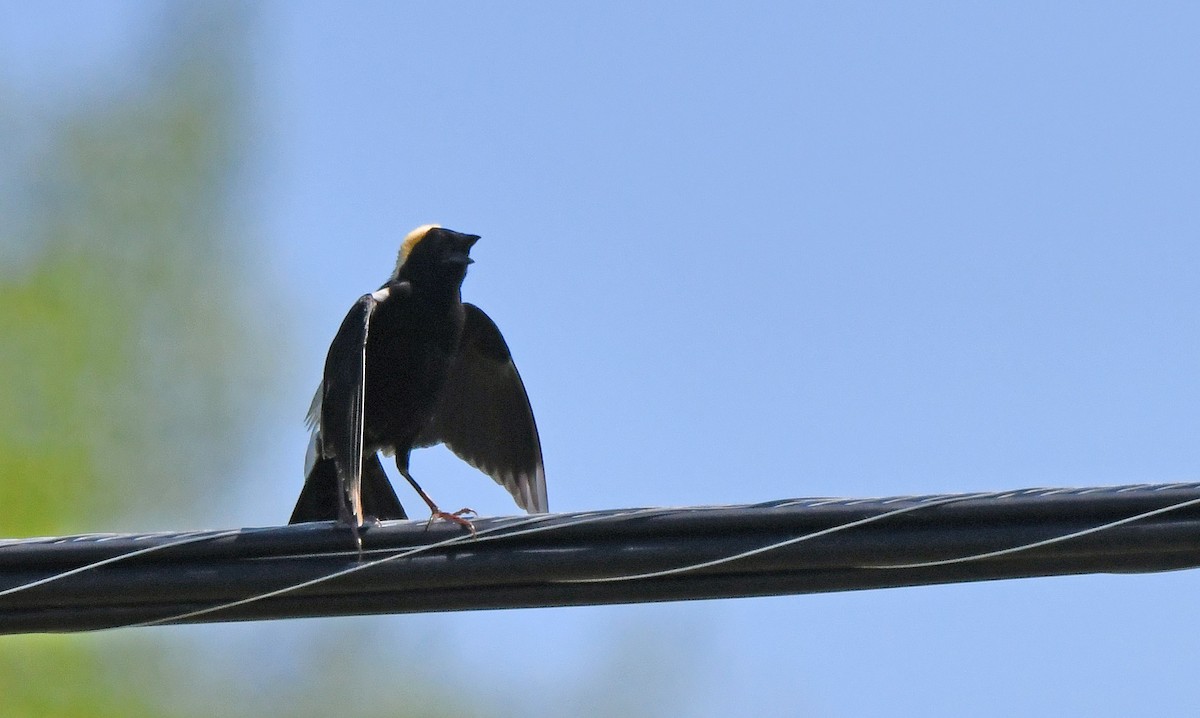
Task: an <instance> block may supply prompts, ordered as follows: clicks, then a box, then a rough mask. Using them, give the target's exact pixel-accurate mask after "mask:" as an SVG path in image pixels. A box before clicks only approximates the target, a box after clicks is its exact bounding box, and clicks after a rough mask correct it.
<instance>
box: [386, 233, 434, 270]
mask: <svg viewBox="0 0 1200 718" xmlns="http://www.w3.org/2000/svg"><path fill="white" fill-rule="evenodd" d="M441 226H442V225H440V224H423V225H421V226H420V227H417V228H416V229H414V230H413V231H411V232H409V233H408V235H407V236H406V237H405V238H404V241H403V242H401V243H400V258H399V260H397V262H396V266H397V267H399V266H400V265H401V264H404V260H406V259H408V255H409V254H411V253H412V250H413V247H415V246H417V242H420V241H421V240H422V239H424V238H425V235H426V234H428V233H429V230H431V229H433V228H435V227H441Z"/></svg>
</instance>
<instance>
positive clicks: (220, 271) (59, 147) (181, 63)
mask: <svg viewBox="0 0 1200 718" xmlns="http://www.w3.org/2000/svg"><path fill="white" fill-rule="evenodd" d="M219 27H221V26H219V25H218V26H217V27H216V28H214V27H212V26H210V25H202V26H200V27H196V28H193V29H192V31H191V32H192V33H193V34H190V35H189V31H188V29H187V27H184V28H183V30H182V31H181V33H182V34H181V35H180V37H179V41H178V42H177V43H175V44H173V45H172V44H168V45H169V46H170V47H173V48H174V49H175V52H176V53H177V54H175V55H174V56H168V57H164V58H160V60H161V61H160V62H155V63H152V66H153V67H155V71H154V74H153V75H151V76H150V77H147V78H145V79H144V84H143V85H142V86H141V87H139V88H138V89H136V90H135V91H133V92H129V93H127V94H126V96H119V97H109V98H102V99H100V100H98V101H94V102H93V103H90V104H86V105H84V106H81V107H80V106H76V107H70V108H68V109H67V110H66V111H65V113H64V115H65V116H64V118H63V119H62V121H61V122H60V123H57V124H55V125H51V126H50V127H49V128H48V129H47V130H46V136H45V137H44V138H42V145H43V149H42V150H41V152H34V153H32V154H33V155H34V158H35V159H34V166H36V170H34V171H32V172H31V173H30V174H31V175H32V176H30V177H29V178H28V182H29V184H30V185H31V186H32V187H33V188H35V189H34V190H33V191H31V192H29V195H30V196H32V197H33V198H34V200H35V201H34V202H32V203H31V204H29V205H27V206H25V207H23V208H20V209H21V210H22V211H23V212H24V213H25V214H26V215H27V216H25V217H22V218H21V220H22V221H20V222H16V223H14V224H15V226H18V227H25V228H28V232H29V235H30V236H22V237H16V238H6V241H11V242H13V243H14V244H16V243H19V244H21V245H23V246H29V247H32V258H31V259H30V260H29V261H28V262H27V263H26V265H25V266H22V267H19V268H17V269H15V270H12V269H10V270H9V272H8V273H6V274H5V275H3V276H0V377H4V378H5V380H4V381H0V407H3V411H2V412H0V506H3V514H2V515H0V529H2V530H0V533H3V534H4V535H7V536H18V535H29V534H39V533H41V534H44V533H67V532H80V531H84V530H102V529H111V528H113V527H114V522H119V521H121V520H122V517H127V516H131V515H138V514H142V513H145V512H148V511H162V510H163V509H164V507H166V506H171V505H176V506H184V505H186V504H187V501H185V499H188V498H192V497H195V496H197V495H202V494H203V493H207V492H212V491H213V490H214V489H219V488H220V483H221V482H222V481H223V480H224V479H223V478H222V469H224V468H227V467H228V465H229V462H230V460H231V459H232V458H233V457H234V456H236V455H237V452H238V450H239V449H240V448H241V444H240V443H239V440H238V438H237V437H239V436H242V435H244V433H245V431H244V430H245V427H246V421H245V419H244V417H245V416H246V415H247V414H248V412H247V411H246V409H247V405H248V402H247V399H248V398H249V397H250V396H252V395H253V394H252V392H250V391H248V390H247V389H248V387H249V386H250V382H251V381H252V380H259V379H263V378H265V377H261V376H255V375H254V373H253V371H254V370H253V363H252V362H253V360H252V357H254V356H255V353H256V342H255V340H254V339H253V337H254V336H257V335H259V334H261V332H260V331H259V330H258V328H256V327H255V326H253V325H251V324H250V321H251V319H252V317H251V314H250V313H248V312H245V311H242V310H240V309H239V304H244V303H248V302H247V299H246V296H245V292H244V290H243V286H242V284H241V283H239V282H238V281H237V280H238V279H239V278H240V274H239V271H238V269H237V268H236V264H235V263H234V262H235V261H236V259H237V255H238V252H237V251H236V250H237V249H238V244H239V243H238V242H237V239H238V238H237V237H236V236H235V235H234V234H233V232H232V230H231V228H232V227H234V226H236V217H235V215H234V212H233V210H232V207H231V202H230V200H229V197H228V191H229V190H228V188H229V185H230V182H231V180H232V179H233V178H234V177H235V175H236V171H237V169H238V167H237V165H236V163H235V161H234V160H235V158H236V157H237V156H238V154H239V153H238V151H237V150H238V141H237V140H238V137H237V133H236V132H235V131H234V127H235V124H236V122H235V119H236V115H235V114H234V112H235V108H236V107H237V106H238V94H237V92H236V89H237V88H236V87H235V86H233V85H232V81H231V80H229V79H228V78H230V77H232V76H231V75H229V74H228V73H224V74H223V71H224V70H225V69H226V66H227V65H228V63H229V58H228V57H227V56H226V53H227V52H228V48H230V47H232V46H234V45H235V44H236V43H232V42H230V40H231V38H230V37H224V38H220V39H222V40H223V41H222V42H208V41H204V42H202V41H201V40H211V39H212V37H211V35H212V33H214V32H218V31H219ZM224 32H226V33H227V34H229V33H232V29H231V27H228V26H227V27H226V29H225V30H224ZM206 48H207V49H206ZM201 50H203V51H201ZM256 386H258V391H260V392H261V391H262V389H263V388H265V386H266V384H264V383H262V382H256ZM170 513H171V512H170V511H168V514H170ZM185 513H186V511H183V510H180V511H179V512H178V513H177V514H176V516H179V515H183V514H185ZM138 528H149V527H147V526H145V525H141V526H138ZM156 528H165V526H157V527H156Z"/></svg>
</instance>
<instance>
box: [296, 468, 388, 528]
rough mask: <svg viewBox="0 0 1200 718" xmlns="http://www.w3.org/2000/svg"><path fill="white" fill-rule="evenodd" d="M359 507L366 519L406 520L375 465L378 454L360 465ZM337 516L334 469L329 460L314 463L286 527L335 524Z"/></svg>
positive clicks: (382, 474) (382, 475) (336, 484)
mask: <svg viewBox="0 0 1200 718" xmlns="http://www.w3.org/2000/svg"><path fill="white" fill-rule="evenodd" d="M362 505H363V514H364V515H365V516H367V517H373V518H377V519H380V520H386V519H406V518H408V515H407V514H406V513H405V512H404V506H402V505H401V504H400V499H399V497H397V496H396V490H395V489H393V488H392V482H391V481H389V480H388V477H387V474H386V473H384V471H383V465H382V464H380V463H379V455H378V454H375V455H372V456H371V457H370V458H368V459H366V460H364V461H363V468H362ZM338 512H339V502H338V478H337V466H336V464H335V462H334V460H333V459H317V460H316V461H315V462H313V464H312V468H311V469H310V470H309V472H308V478H307V479H305V481H304V488H303V489H302V490H301V491H300V498H299V499H297V500H296V508H295V509H293V510H292V517H291V518H290V519H288V523H289V524H299V523H305V522H308V521H336V520H337V519H338Z"/></svg>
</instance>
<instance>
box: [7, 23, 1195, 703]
mask: <svg viewBox="0 0 1200 718" xmlns="http://www.w3.org/2000/svg"><path fill="white" fill-rule="evenodd" d="M24 7H25V6H24V5H22V4H19V3H15V2H9V3H0V69H3V70H4V73H3V75H0V79H3V80H4V81H5V82H6V83H8V84H9V85H10V86H11V87H16V88H17V89H18V90H21V91H24V92H31V91H33V89H32V88H36V87H37V86H38V84H39V83H50V84H51V85H52V86H54V87H60V88H67V89H68V91H69V90H70V89H71V88H77V89H76V91H80V92H82V91H85V88H86V85H87V78H88V77H89V76H90V75H91V73H97V72H104V71H107V70H106V69H105V68H110V69H111V68H113V67H120V66H121V65H122V64H128V63H136V62H137V60H138V54H137V50H136V48H137V47H138V43H139V41H145V39H146V38H147V37H148V36H149V34H150V33H149V30H148V29H147V28H148V27H149V26H150V25H149V23H150V21H151V20H153V19H154V18H155V17H156V13H154V12H146V11H145V9H144V6H143V5H140V4H137V3H125V2H120V3H95V2H93V3H79V4H76V3H70V4H56V5H55V4H52V5H50V6H48V7H43V8H40V9H38V10H35V11H26V10H23V9H22V8H24ZM259 20H260V22H259V23H258V26H257V29H256V31H255V36H254V45H255V53H254V61H255V73H256V74H255V78H254V86H255V88H256V89H255V92H256V108H255V111H256V117H255V124H256V127H255V129H256V140H255V143H256V144H255V146H254V147H253V148H252V152H253V157H252V163H251V167H252V170H251V175H250V177H249V179H248V181H247V189H246V196H245V198H244V201H245V205H246V207H247V216H248V219H249V223H250V226H251V228H252V232H251V234H252V235H253V236H255V237H256V238H257V239H256V240H255V241H261V243H262V244H261V247H258V248H256V250H255V251H258V252H259V253H260V256H261V257H263V258H264V261H263V266H262V272H263V273H264V282H265V283H267V284H269V286H270V287H271V288H272V289H271V291H273V292H275V293H277V294H278V295H279V296H281V297H283V298H285V299H287V300H288V304H287V305H286V306H287V307H288V309H289V310H292V311H294V312H295V316H286V317H281V318H280V321H281V322H282V323H284V324H286V325H288V326H289V327H290V328H291V330H292V332H293V333H294V334H295V336H296V337H297V344H296V352H295V355H294V356H292V357H289V358H288V359H287V361H286V362H285V364H284V365H283V366H281V371H282V372H284V373H285V375H286V376H287V382H288V386H287V391H286V395H285V396H286V398H285V401H284V403H283V405H282V406H281V407H280V408H279V411H278V413H277V414H272V415H271V418H270V421H269V422H268V425H267V426H265V427H264V429H263V431H264V442H265V444H266V445H267V446H268V447H269V449H270V450H269V451H268V452H266V454H265V455H264V456H260V457H258V458H257V459H255V460H254V461H252V462H251V464H252V465H251V466H248V467H247V469H246V473H247V476H248V477H253V479H252V480H251V479H250V478H248V480H247V482H246V483H247V489H246V491H245V495H242V496H238V497H231V499H230V501H229V505H228V506H227V507H225V510H226V512H225V513H224V514H223V515H219V516H214V517H213V522H214V525H219V526H231V525H265V524H271V523H276V522H279V521H282V520H283V519H284V518H286V515H287V513H288V512H289V511H290V508H291V502H292V501H293V500H294V495H295V493H296V491H297V489H298V486H299V481H300V477H299V472H300V467H301V463H302V457H303V454H304V446H305V442H306V440H307V437H306V435H305V431H304V427H303V423H302V418H303V415H304V413H305V410H306V409H307V406H308V401H309V399H310V398H311V392H312V388H313V387H314V386H315V382H316V381H317V378H318V376H319V372H320V367H321V365H322V361H323V355H324V352H325V349H326V347H327V346H328V341H329V339H330V337H331V336H332V335H333V332H334V331H335V330H336V327H337V325H338V323H339V322H340V320H341V317H342V316H343V314H344V313H345V311H346V309H347V307H348V306H349V305H350V303H351V302H352V301H353V300H354V298H356V297H357V296H358V295H359V294H361V293H362V292H363V291H365V290H367V289H371V288H373V287H375V286H377V285H378V283H379V282H380V281H381V280H382V279H383V278H385V277H386V276H387V274H388V273H389V272H390V269H391V265H392V263H393V261H394V255H395V251H396V247H397V245H398V242H399V240H400V239H401V238H402V237H403V235H404V234H405V232H407V230H408V229H410V228H412V227H413V226H416V225H418V224H423V223H426V222H439V223H442V224H444V225H446V226H449V227H452V228H455V229H460V230H463V231H469V232H474V233H478V234H481V235H483V240H482V241H481V242H480V243H479V245H478V246H477V248H476V250H475V251H474V252H473V255H474V256H475V257H476V259H477V263H476V264H475V265H473V266H472V270H471V274H470V276H469V277H468V279H467V281H466V284H465V287H464V297H465V298H466V299H468V300H469V301H472V302H475V303H477V304H479V305H480V306H482V307H483V308H484V309H486V310H487V311H488V313H489V314H491V316H492V317H493V318H494V319H495V320H496V321H497V323H498V324H499V325H500V326H501V328H502V329H503V331H504V333H505V336H506V337H507V339H508V341H509V344H510V346H511V347H512V350H513V352H514V355H515V358H516V360H517V362H518V366H519V367H520V369H521V372H522V375H523V376H524V378H525V381H526V384H527V387H528V389H529V393H530V396H531V399H532V401H533V404H534V409H535V411H536V414H537V418H538V423H539V427H540V429H541V433H542V442H543V445H544V449H545V458H546V468H547V476H548V481H549V486H550V501H551V507H552V508H553V509H555V510H564V511H565V510H581V509H593V508H614V507H625V506H646V505H695V504H717V503H744V502H754V501H762V500H769V499H776V498H784V497H793V496H814V495H835V496H879V495H895V494H919V493H930V492H944V491H974V490H986V489H1003V488H1017V487H1026V486H1060V485H1061V486H1081V485H1099V484H1119V483H1138V482H1168V481H1190V480H1197V479H1200V441H1198V439H1200V372H1198V371H1197V368H1198V362H1197V359H1198V357H1200V306H1198V304H1197V288H1198V286H1197V285H1198V282H1197V277H1198V276H1200V201H1198V200H1200V189H1198V188H1200V134H1198V132H1197V128H1198V127H1200V75H1197V73H1196V68H1197V67H1200V45H1198V44H1197V43H1196V41H1195V38H1196V36H1197V33H1198V31H1200V10H1198V9H1197V8H1196V6H1194V5H1190V4H1185V3H1138V4H1132V3H1131V4H1125V5H1120V4H1097V3H1053V4H1049V3H997V4H981V3H956V4H950V3H942V4H934V3H908V4H886V5H885V4H867V3H778V4H772V3H751V4H746V3H726V4H708V5H705V6H703V7H700V6H694V5H690V4H682V3H661V4H657V5H648V4H643V3H608V4H592V5H578V4H567V5H551V4H542V3H505V4H499V3H496V4H486V5H485V4H475V5H467V4H450V3H419V4H418V3H411V4H390V3H360V4H339V3H303V4H300V3H297V4H291V3H282V2H275V3H268V4H266V5H265V6H263V8H262V12H261V13H260V14H259ZM413 471H414V474H415V475H416V476H417V477H418V478H419V479H421V480H422V482H423V485H424V486H425V487H426V488H427V489H428V490H430V492H431V493H432V494H433V495H434V496H435V497H436V498H437V499H438V500H439V502H440V503H442V504H443V506H451V505H453V506H455V507H457V506H459V505H470V506H473V507H475V508H477V509H479V510H480V511H481V512H483V513H485V514H500V513H511V512H512V511H513V507H512V505H511V503H510V501H509V499H508V497H507V495H506V494H505V493H504V492H503V490H501V489H499V488H498V487H496V486H494V485H492V484H491V482H489V481H487V480H486V479H485V478H483V477H481V476H480V475H478V474H477V473H475V472H473V470H471V469H470V468H469V467H466V466H465V465H463V464H461V462H458V461H456V460H454V459H453V458H452V457H450V456H449V455H448V454H447V453H446V452H444V451H441V450H429V451H424V452H419V453H417V454H415V455H414V460H413ZM402 498H408V503H409V504H410V505H411V503H412V499H411V498H410V497H407V495H404V496H403V497H402ZM1198 589H1200V574H1197V573H1196V572H1181V573H1174V574H1167V575H1156V576H1089V577H1074V578H1054V579H1038V580H1025V581H1016V582H999V583H985V584H976V585H962V586H945V587H927V588H915V589H902V590H890V591H880V592H864V593H853V594H836V595H827V596H800V597H781V598H772V599H753V600H738V601H713V602H701V603H690V604H665V605H655V606H630V607H608V608H595V609H554V610H528V611H513V612H490V613H475V614H462V615H451V614H447V615H436V616H402V617H387V618H382V619H344V620H339V621H334V622H329V623H330V624H331V625H335V626H353V627H356V628H357V629H361V628H362V627H363V626H369V627H370V628H369V630H370V631H371V632H372V633H373V634H375V639H376V640H378V641H379V642H380V643H389V644H392V645H397V646H401V648H399V649H397V650H398V651H400V652H404V651H407V650H410V649H411V650H414V651H420V650H437V651H439V660H440V661H442V663H443V664H444V665H446V666H453V667H454V669H453V672H452V674H451V675H447V676H440V678H442V679H444V680H447V681H449V684H450V685H451V686H453V687H455V689H456V690H458V691H459V692H460V694H461V695H463V696H465V697H466V698H467V700H468V701H469V702H470V703H471V704H472V705H475V706H476V707H477V708H478V710H479V711H480V712H486V710H487V709H486V706H487V704H488V701H489V700H492V699H496V700H499V699H498V698H496V697H497V696H509V695H511V694H512V693H513V692H514V691H515V690H516V689H515V688H514V686H526V687H527V693H526V696H527V697H526V699H525V700H527V702H526V703H522V704H521V705H522V706H523V708H524V710H526V711H529V712H534V711H535V708H536V707H542V708H545V709H546V710H547V711H548V714H549V713H554V712H558V713H561V712H562V711H564V710H566V709H567V708H568V707H569V703H570V701H571V700H574V699H577V696H575V697H574V698H573V697H572V696H573V695H574V694H571V691H570V690H568V689H567V688H564V686H568V687H569V686H573V685H590V684H589V683H588V680H589V677H590V676H595V675H599V676H601V677H608V679H610V680H612V681H613V683H614V685H618V686H628V685H634V686H635V687H637V686H640V685H641V683H639V681H642V682H645V681H647V678H646V676H647V675H650V676H655V677H658V676H661V677H662V679H661V680H662V682H663V685H661V686H658V690H659V691H660V694H661V697H662V701H663V702H662V703H660V704H654V703H653V702H651V703H649V704H642V705H637V706H633V707H623V708H622V712H626V713H631V714H635V715H636V714H640V713H644V714H651V715H652V714H667V713H675V712H679V713H683V714H685V715H699V716H717V715H729V714H731V713H740V712H742V711H744V710H745V709H746V708H747V707H752V708H753V709H754V710H755V711H756V712H758V711H764V712H765V711H770V712H772V713H776V714H780V715H784V716H791V715H820V716H851V715H878V714H884V713H892V714H915V713H917V712H920V713H921V714H924V715H931V716H941V715H946V716H952V715H953V716H957V715H962V714H964V713H966V712H968V711H969V713H970V714H971V715H975V716H993V715H994V716H1009V715H1014V714H1025V715H1048V716H1049V715H1054V716H1060V715H1089V716H1120V715H1127V714H1128V713H1129V712H1131V711H1133V710H1135V709H1139V708H1140V709H1145V708H1146V707H1147V706H1152V707H1153V709H1154V712H1155V713H1156V714H1159V715H1184V714H1194V713H1195V711H1196V709H1197V708H1198V707H1200V693H1197V690H1196V687H1195V681H1194V677H1193V675H1192V674H1193V670H1192V666H1193V665H1194V663H1195V660H1196V658H1197V657H1200V638H1197V636H1198V635H1200V631H1197V630H1195V629H1196V627H1195V626H1194V625H1192V621H1191V619H1190V618H1189V617H1190V616H1193V615H1194V613H1195V611H1194V596H1195V595H1196V594H1197V590H1198ZM313 624H314V622H310V621H297V622H285V623H280V624H273V625H247V626H216V627H206V628H186V629H168V630H173V631H178V632H180V633H181V635H184V636H186V637H192V636H196V635H200V632H201V631H207V632H208V633H207V634H205V635H208V636H209V637H212V638H213V640H216V641H218V642H220V641H227V642H245V644H247V645H251V644H255V643H257V642H259V641H260V639H262V638H263V637H271V638H272V639H273V640H277V641H282V642H285V643H286V642H288V641H293V640H294V641H299V640H301V639H300V636H302V635H303V633H304V632H305V631H310V630H312V628H313ZM442 637H445V638H455V639H459V641H460V643H457V644H453V643H447V642H444V641H442V640H441V639H442ZM647 641H648V642H649V647H647ZM518 650H519V651H520V653H519V660H518V659H517V656H516V655H514V652H515V651H518ZM497 656H509V657H510V658H508V659H506V660H501V661H497V660H496V657H497ZM363 660H369V657H367V656H364V658H363ZM655 682H656V681H654V680H651V681H650V683H655ZM397 690H398V691H402V690H403V686H402V685H398V686H397ZM620 690H622V689H620V688H617V689H613V691H611V692H607V693H605V695H603V696H597V697H596V698H595V701H597V703H595V704H596V705H606V704H604V703H603V701H606V700H607V701H610V702H613V701H616V702H613V703H612V705H614V706H618V705H621V706H623V705H624V704H621V703H620V702H619V701H620V700H621V699H622V698H621V696H619V695H616V696H614V694H619V693H620ZM505 700H508V699H505Z"/></svg>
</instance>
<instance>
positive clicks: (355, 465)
mask: <svg viewBox="0 0 1200 718" xmlns="http://www.w3.org/2000/svg"><path fill="white" fill-rule="evenodd" d="M386 298H387V292H386V290H380V291H378V292H375V293H374V294H364V295H363V296H362V297H361V298H360V299H359V300H358V301H357V302H356V303H355V304H354V306H353V307H352V308H351V309H350V313H349V314H347V315H346V318H345V319H343V320H342V326H341V327H340V328H339V329H338V332H337V335H336V336H335V337H334V338H333V343H331V344H330V345H329V355H328V356H327V357H326V358H325V377H324V379H323V380H322V382H321V389H320V398H319V400H318V399H316V398H314V399H313V407H312V410H315V411H316V412H317V413H318V414H319V416H320V422H319V424H318V427H317V432H318V434H319V436H318V437H316V438H317V440H316V441H315V442H314V443H315V445H316V446H317V447H318V452H319V453H320V454H321V456H322V457H323V458H332V459H333V460H334V462H335V465H336V466H337V475H338V484H339V488H340V493H339V503H340V505H341V514H342V519H343V520H345V521H346V522H348V523H350V524H351V525H352V526H356V527H357V526H361V525H362V516H363V511H362V461H363V407H364V406H365V399H366V362H367V332H368V330H369V329H370V327H371V315H372V314H373V313H374V311H375V307H376V306H378V304H379V302H380V301H382V300H384V299H386ZM310 411H311V410H310Z"/></svg>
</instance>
